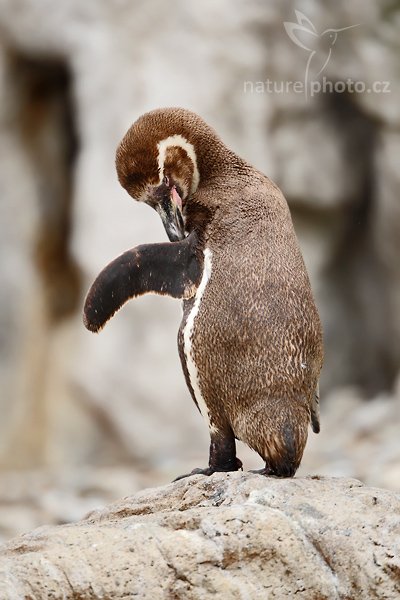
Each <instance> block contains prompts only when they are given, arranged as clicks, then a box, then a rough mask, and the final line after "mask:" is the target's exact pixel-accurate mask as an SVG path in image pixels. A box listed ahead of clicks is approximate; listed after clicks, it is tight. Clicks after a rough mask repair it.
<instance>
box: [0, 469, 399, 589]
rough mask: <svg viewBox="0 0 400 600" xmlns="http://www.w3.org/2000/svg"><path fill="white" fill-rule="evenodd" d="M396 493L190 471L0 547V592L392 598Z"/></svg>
mask: <svg viewBox="0 0 400 600" xmlns="http://www.w3.org/2000/svg"><path fill="white" fill-rule="evenodd" d="M399 553H400V498H399V496H397V495H395V494H394V493H392V492H388V491H384V490H380V489H376V488H367V487H364V486H363V485H362V484H361V483H360V482H358V481H357V480H352V479H313V478H305V479H294V480H276V479H265V478H263V477H262V476H259V475H252V474H242V473H235V474H228V475H226V474H216V475H214V476H212V477H211V478H204V477H201V476H196V477H195V478H192V479H190V480H183V481H181V482H178V483H175V484H170V485H168V486H165V487H162V488H155V489H148V490H144V491H142V492H140V493H138V494H137V495H136V496H132V497H129V498H125V499H124V500H121V501H119V502H117V503H115V504H112V505H110V506H108V507H107V508H105V509H103V510H99V511H96V512H94V513H92V514H91V515H89V517H88V518H87V519H85V520H83V521H81V522H79V523H77V524H71V525H64V526H59V527H44V528H41V529H38V530H36V531H34V532H32V533H29V534H27V535H24V536H21V537H19V538H16V539H14V540H12V541H10V542H9V543H8V544H7V545H5V546H3V547H2V548H1V550H0V597H1V598H7V599H8V600H14V599H17V598H26V599H28V598H29V599H33V598H43V599H44V598H53V599H54V600H56V599H59V598H60V599H61V598H64V599H71V600H72V599H73V598H85V599H86V598H87V599H89V598H91V599H97V598H98V599H100V598H109V599H111V598H115V599H117V598H121V599H122V598H133V597H136V596H138V597H140V598H149V599H153V598H182V599H192V598H193V599H202V598H209V597H211V596H212V597H214V598H221V599H225V598H238V599H245V598H252V599H258V598H259V599H265V598H289V597H294V595H296V597H299V598H305V599H307V600H313V599H315V600H316V599H318V600H321V599H327V600H334V599H335V598H338V599H339V598H357V599H360V600H362V599H370V598H386V599H387V600H391V599H393V600H394V599H395V598H398V596H399V594H400V561H399Z"/></svg>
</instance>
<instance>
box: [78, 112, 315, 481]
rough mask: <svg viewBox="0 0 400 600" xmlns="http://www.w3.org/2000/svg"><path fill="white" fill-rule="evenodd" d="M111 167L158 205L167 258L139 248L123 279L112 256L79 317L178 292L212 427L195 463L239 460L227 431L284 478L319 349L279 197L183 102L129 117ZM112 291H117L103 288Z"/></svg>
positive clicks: (299, 435)
mask: <svg viewBox="0 0 400 600" xmlns="http://www.w3.org/2000/svg"><path fill="white" fill-rule="evenodd" d="M116 164H117V171H118V177H119V180H120V182H121V184H122V186H123V187H124V188H125V189H126V190H127V191H128V192H129V194H130V195H131V196H132V197H133V198H135V199H138V200H141V201H145V202H147V203H148V204H149V205H151V206H152V207H153V208H155V209H156V210H157V211H158V212H159V214H160V216H161V218H162V220H163V222H164V225H165V228H166V231H167V233H168V235H169V237H170V240H171V243H170V244H169V245H168V244H163V246H168V247H171V253H172V254H173V253H174V252H175V256H176V258H175V259H174V260H170V259H168V261H166V259H165V255H164V258H163V261H160V268H159V271H158V272H157V267H156V269H154V261H155V262H156V263H157V260H156V258H155V256H156V255H157V253H154V245H150V246H148V247H146V246H140V247H139V249H140V251H141V253H142V254H143V257H146V258H145V259H144V260H143V263H141V264H146V261H147V262H149V261H150V262H151V265H152V270H151V271H149V270H146V268H145V267H144V268H141V267H140V266H139V263H138V261H137V260H136V262H135V264H133V263H132V271H131V273H132V277H131V278H130V285H129V286H127V287H126V286H125V287H123V282H122V281H120V282H118V276H117V277H116V276H115V262H116V261H114V262H113V263H112V264H113V265H114V266H113V268H112V271H111V267H106V269H105V270H104V271H103V272H102V274H101V275H100V276H99V278H98V279H97V280H96V282H95V284H94V286H93V287H92V290H91V291H90V292H89V295H88V299H87V302H86V306H85V323H86V325H87V326H88V327H89V328H90V329H92V330H98V329H99V328H100V327H101V326H102V325H103V324H104V322H105V321H106V320H107V319H108V318H109V317H110V316H112V314H113V313H114V312H115V310H117V309H118V308H119V307H120V306H121V305H122V304H123V303H124V302H125V301H126V300H127V299H128V298H131V297H134V296H137V295H139V294H142V293H145V292H146V291H155V292H157V293H169V294H170V295H173V296H174V297H180V298H183V299H184V300H183V302H184V316H183V320H182V323H181V327H180V330H179V334H178V347H179V353H180V357H181V361H182V366H183V370H184V373H185V377H186V381H187V384H188V387H189V389H190V391H191V394H192V397H193V399H194V400H195V402H196V403H197V404H198V406H199V408H200V410H201V412H202V414H203V416H204V417H205V418H206V420H207V421H208V424H209V427H210V435H211V446H210V461H209V467H208V468H206V469H195V471H194V472H200V473H205V474H210V473H212V472H214V471H229V470H237V469H238V468H240V467H241V462H240V461H239V460H238V459H237V458H236V452H235V437H236V438H237V439H240V440H242V441H244V442H245V443H246V444H248V445H249V446H250V447H251V448H253V449H254V450H256V452H258V453H259V455H260V456H261V457H262V458H263V459H264V461H265V468H264V469H263V470H262V472H263V473H265V474H271V475H276V476H283V477H285V476H293V475H294V473H295V472H296V470H297V468H298V466H299V464H300V461H301V458H302V455H303V450H304V447H305V444H306V441H307V431H308V425H309V423H310V421H311V424H312V427H313V429H314V431H316V432H318V431H319V406H318V393H317V387H318V378H319V373H320V370H321V366H322V359H323V349H322V335H321V325H320V321H319V317H318V312H317V309H316V307H315V303H314V300H313V296H312V292H311V288H310V283H309V279H308V276H307V272H306V269H305V266H304V262H303V259H302V256H301V252H300V249H299V245H298V242H297V239H296V235H295V232H294V229H293V225H292V221H291V217H290V212H289V209H288V206H287V203H286V200H285V198H284V197H283V195H282V193H281V192H280V190H279V189H278V188H277V186H276V185H275V184H274V183H273V182H272V181H271V180H270V179H268V178H267V177H266V176H265V175H263V174H262V173H260V172H259V171H258V170H256V169H255V168H254V167H252V166H250V165H249V164H248V163H246V162H245V161H244V160H242V159H241V158H239V157H238V156H237V155H236V154H235V153H233V152H232V151H231V150H229V149H228V148H227V147H226V146H225V145H224V144H223V143H222V141H221V140H220V139H219V137H218V136H217V134H216V133H215V132H214V130H213V129H211V128H210V127H209V126H208V125H206V123H204V121H203V120H202V119H200V117H198V116H197V115H195V114H194V113H191V112H189V111H186V110H183V109H160V110H156V111H153V112H150V113H147V114H145V115H143V116H142V117H141V118H140V119H138V121H136V123H134V124H133V125H132V127H131V128H130V129H129V131H128V133H127V134H126V136H125V137H124V139H123V140H122V142H121V144H120V146H119V148H118V151H117V162H116ZM136 250H138V249H136ZM125 254H126V255H128V253H125ZM123 256H125V255H123ZM135 256H136V255H135ZM148 256H150V258H147V257H148ZM171 256H172V255H171ZM118 260H119V259H117V261H118ZM166 263H167V264H166ZM169 264H173V265H174V267H173V268H174V272H173V273H172V274H171V272H169V267H168V265H169ZM179 264H181V265H182V266H181V271H179ZM189 264H190V265H191V268H190V270H189V269H188V265H189ZM177 265H178V266H177ZM125 267H126V264H125ZM127 268H128V270H129V263H128V267H127ZM135 269H136V270H135ZM154 270H156V272H157V276H156V277H155V275H154ZM177 271H178V272H177ZM124 272H125V275H124V276H123V275H121V277H126V270H125V271H124ZM150 274H151V277H150ZM110 277H111V279H110ZM155 279H156V281H154V280H155ZM111 280H112V281H111ZM110 281H111V284H110ZM176 282H178V283H176ZM168 285H169V286H170V287H168ZM117 288H118V289H119V290H120V289H122V288H123V291H122V292H120V293H119V294H115V293H114V294H113V293H112V289H114V291H115V289H117ZM128 288H129V289H128ZM160 288H161V291H160ZM107 290H108V291H107ZM116 296H117V297H118V299H117V300H116V299H115V298H116Z"/></svg>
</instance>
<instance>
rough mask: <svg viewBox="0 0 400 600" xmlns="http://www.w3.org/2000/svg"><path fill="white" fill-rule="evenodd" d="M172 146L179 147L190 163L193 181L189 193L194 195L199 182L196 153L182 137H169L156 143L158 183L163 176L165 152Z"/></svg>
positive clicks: (191, 145)
mask: <svg viewBox="0 0 400 600" xmlns="http://www.w3.org/2000/svg"><path fill="white" fill-rule="evenodd" d="M173 146H179V148H183V150H184V151H185V152H186V154H187V155H188V157H189V158H190V160H191V161H192V164H193V179H192V186H191V188H190V193H191V194H194V192H195V191H196V190H197V187H198V185H199V181H200V175H199V170H198V168H197V157H196V152H195V151H194V147H193V144H191V143H190V142H188V141H187V140H186V139H185V138H184V137H183V136H182V135H170V136H169V137H167V138H165V140H161V142H158V144H157V148H158V157H157V161H158V172H159V174H160V183H161V182H162V179H163V176H164V162H165V156H166V153H167V150H168V148H172V147H173Z"/></svg>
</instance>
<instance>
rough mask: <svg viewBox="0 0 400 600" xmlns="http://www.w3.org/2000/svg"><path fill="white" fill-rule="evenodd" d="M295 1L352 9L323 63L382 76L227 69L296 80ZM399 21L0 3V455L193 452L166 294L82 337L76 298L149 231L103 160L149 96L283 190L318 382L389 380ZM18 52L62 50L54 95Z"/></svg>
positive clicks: (370, 390) (117, 456)
mask: <svg viewBox="0 0 400 600" xmlns="http://www.w3.org/2000/svg"><path fill="white" fill-rule="evenodd" d="M302 4H303V5H304V6H301V5H302ZM295 9H298V10H301V11H304V13H305V14H306V15H307V16H308V18H309V19H311V21H312V22H313V24H314V25H315V27H316V29H317V30H318V31H319V32H321V31H324V30H325V29H327V28H341V27H346V26H350V25H355V24H357V23H361V24H360V25H359V26H358V27H355V28H354V29H351V30H348V31H344V32H343V34H342V36H341V37H340V39H338V41H337V43H336V45H335V52H334V53H333V54H332V57H331V59H330V61H329V63H328V65H327V67H326V69H325V71H324V75H325V76H326V77H327V78H328V79H329V80H332V81H335V80H346V78H348V77H351V78H352V79H356V80H361V81H364V82H366V85H367V86H370V85H372V83H373V82H374V81H376V80H378V81H389V82H390V93H389V94H376V93H370V94H367V93H365V94H348V95H345V94H329V95H328V94H319V95H317V96H315V97H313V98H310V99H309V100H306V99H305V98H304V95H301V94H296V93H293V91H292V92H291V93H286V94H280V93H264V94H261V93H249V92H247V93H244V82H245V81H250V82H256V81H265V80H266V79H267V78H268V79H270V80H272V81H277V82H279V81H296V80H302V79H303V78H304V72H305V65H306V61H307V56H308V55H307V52H306V51H305V50H303V49H302V48H300V47H298V46H296V45H295V44H294V43H293V42H292V41H291V40H290V39H289V38H288V36H287V35H286V33H285V30H284V27H283V22H284V21H295V14H294V10H295ZM398 19H399V17H398V14H397V12H396V10H395V9H394V8H392V9H389V8H386V4H385V3H384V2H381V3H376V2H373V1H372V0H371V1H368V2H365V1H361V0H357V1H355V2H352V3H351V4H349V3H348V2H345V1H344V0H343V1H341V2H337V3H335V7H334V9H332V11H331V10H329V11H328V9H327V8H324V7H323V6H322V5H321V3H319V2H317V1H311V2H307V3H305V2H300V3H298V2H297V3H293V2H282V1H278V0H276V1H275V2H271V3H268V4H266V3H264V2H261V1H256V0H251V1H249V2H246V3H242V2H239V1H234V2H232V0H219V2H215V1H214V0H206V1H205V2H201V3H200V2H194V1H191V2H188V1H187V0H178V1H177V2H175V3H174V4H173V7H172V5H171V4H169V3H165V2H162V1H161V0H151V1H149V2H145V3H144V2H135V1H129V2H128V1H124V0H109V1H108V2H98V1H97V0H86V1H85V2H82V1H81V0H58V1H57V2H51V1H50V0H48V1H44V0H42V1H41V2H36V1H33V0H19V1H18V2H16V1H15V0H2V1H1V2H0V36H1V48H0V191H1V200H0V211H1V221H0V252H1V262H0V294H1V295H0V327H1V329H0V344H1V345H0V352H1V360H0V385H1V396H0V411H1V414H2V418H1V420H0V463H1V464H3V465H6V466H16V465H18V466H29V465H35V464H42V463H46V464H51V465H59V464H64V463H66V462H69V463H73V464H81V463H84V462H94V463H100V464H102V463H113V462H115V461H120V460H124V459H126V458H127V457H128V458H133V459H134V460H135V461H136V462H137V463H138V464H140V465H142V466H143V467H148V466H151V465H154V464H156V465H158V466H160V465H161V466H162V465H165V464H167V465H170V464H173V463H174V461H177V460H178V459H179V458H182V456H184V457H185V460H186V459H190V457H191V456H197V455H199V454H204V450H205V447H206V445H207V432H206V431H205V430H204V426H203V423H202V422H201V419H200V418H199V416H198V414H197V412H196V410H195V409H194V407H193V406H192V403H191V400H190V398H189V394H188V392H187V390H186V388H185V385H184V381H183V376H182V374H181V371H180V365H179V360H178V354H177V350H176V331H177V328H178V324H179V320H180V312H181V309H180V306H179V303H177V302H174V301H172V300H167V299H162V298H150V297H148V298H143V299H140V300H138V301H135V302H134V303H131V304H130V305H128V306H126V307H125V308H124V310H123V311H122V312H121V313H120V314H118V316H116V317H115V319H114V320H113V321H112V322H110V323H109V324H108V325H107V327H106V329H105V330H104V331H103V332H102V333H101V334H100V335H99V336H93V335H91V334H89V333H88V332H87V331H85V330H84V328H83V326H82V323H81V315H80V312H81V305H82V301H83V298H84V294H85V291H86V289H87V288H88V286H89V285H90V282H91V281H92V279H93V277H94V276H95V275H96V274H97V273H98V271H99V269H100V268H102V267H103V266H104V265H105V264H106V263H107V262H108V261H109V260H110V259H112V258H114V257H115V256H116V255H117V254H119V253H120V252H122V251H124V250H126V249H127V248H129V247H132V246H134V245H136V244H138V243H143V242H149V241H159V240H162V239H164V237H165V234H164V232H163V230H162V226H161V224H160V222H159V219H158V217H157V215H156V214H155V213H154V214H153V213H152V212H151V211H150V209H148V208H147V207H145V206H139V205H138V204H135V203H134V202H133V201H132V200H131V199H130V198H129V197H128V196H127V195H126V193H125V192H124V191H123V190H122V189H120V187H119V185H118V182H117V180H116V175H115V170H114V152H115V148H116V145H117V143H118V142H119V140H120V138H121V137H122V135H123V134H124V132H125V131H126V129H127V128H128V126H129V125H130V123H131V122H132V121H133V120H134V119H135V118H136V117H137V116H138V115H140V114H141V113H143V112H144V111H146V110H148V109H151V108H154V107H158V106H162V105H181V106H185V107H187V108H190V109H192V110H195V111H196V112H198V113H200V114H201V115H202V116H203V117H204V118H205V119H206V120H207V121H209V122H210V124H212V125H213V126H215V127H216V129H217V130H218V132H219V133H220V134H221V136H222V137H223V139H224V140H225V141H226V143H227V144H228V145H230V146H231V147H232V148H233V149H234V150H236V151H237V152H238V153H240V154H241V155H242V156H244V157H245V158H246V159H248V160H249V161H251V162H253V163H254V164H255V165H256V166H257V167H259V168H261V169H262V170H264V171H265V172H266V173H267V174H269V175H270V176H271V177H272V178H273V179H275V180H276V181H277V183H278V184H279V185H280V186H281V187H282V189H283V191H284V193H285V194H286V196H287V198H288V200H289V202H290V205H291V207H292V210H293V216H294V219H295V224H296V228H297V231H298V234H299V237H300V240H301V243H302V247H303V250H304V253H305V258H306V262H307V264H308V266H309V270H310V274H311V278H312V282H313V286H314V289H315V292H316V296H317V300H318V303H319V306H320V310H321V314H322V317H323V321H324V328H325V338H326V368H325V371H324V376H323V381H322V389H323V391H325V396H326V394H327V393H328V391H329V390H333V389H336V388H338V387H340V386H342V385H347V384H352V385H359V386H360V387H361V390H362V392H365V393H366V394H376V393H377V392H380V391H381V390H390V388H391V386H392V384H393V382H394V379H395V375H396V372H397V370H398V365H399V355H400V349H399V339H400V336H399V333H400V331H399V327H400V317H399V315H400V310H399V309H400V271H399V268H398V256H399V254H400V252H399V245H400V235H399V234H400V231H399V230H400V219H399V216H400V215H399V212H400V203H399V200H398V189H399V177H400V175H399V169H398V166H397V164H398V154H399V149H400V136H399V133H398V127H399V120H400V117H399V112H398V106H399V94H398V92H399V83H398V72H399V55H398V50H397V46H396V43H397V39H398V37H397V33H396V32H397V31H398ZM321 39H322V38H321ZM322 45H323V42H322V41H321V48H322ZM16 56H17V59H16ZM21 57H22V63H23V64H24V66H23V67H21ZM32 58H33V59H35V60H36V61H38V62H39V64H40V63H41V61H42V63H43V61H44V62H45V61H49V60H56V61H58V62H57V63H56V67H55V69H56V71H57V68H58V67H57V64H58V65H64V66H63V67H61V69H62V68H63V69H65V70H66V71H67V73H68V72H69V77H70V79H69V81H68V82H67V84H66V85H67V87H66V88H63V89H64V96H63V97H60V96H59V95H58V91H57V90H58V88H57V86H55V88H54V89H53V88H52V90H53V91H52V92H51V93H50V95H49V94H47V96H46V94H45V95H44V96H43V95H42V96H41V95H40V93H39V95H38V96H37V95H36V96H34V98H33V100H32V99H31V100H29V99H28V100H29V101H27V98H26V94H27V92H26V90H27V89H28V90H30V92H32V89H33V87H34V85H33V84H32V82H31V81H30V74H29V73H30V71H29V65H28V66H27V65H26V64H25V63H24V60H25V61H26V60H27V59H32ZM312 68H313V67H312ZM39 70H40V69H39ZM44 71H46V72H45V73H43V77H44V78H45V80H46V81H47V79H46V77H48V73H47V70H46V69H44ZM313 74H314V71H313V70H311V75H313ZM41 76H42V75H40V77H41ZM61 87H62V86H61ZM65 89H66V90H67V92H68V90H69V92H70V93H71V94H72V100H73V104H72V105H71V103H69V104H68V102H69V101H68V98H67V99H66V95H65V94H66V92H65ZM68 110H69V111H71V110H72V116H73V119H74V123H75V129H76V134H77V136H78V140H79V148H78V151H77V153H76V154H75V162H74V164H73V166H72V168H71V165H70V164H69V163H68V161H66V160H65V157H63V155H62V152H61V154H60V148H61V149H64V150H65V152H66V153H68V148H69V145H71V143H72V142H73V140H72V141H71V139H69V138H68V131H69V129H68V127H69V128H70V127H71V124H70V123H69V124H67V129H66V128H65V123H64V121H63V118H64V117H63V114H64V112H65V111H67V112H68ZM63 111H64V112H63ZM70 116H71V115H70ZM69 132H70V131H69ZM65 136H66V137H67V138H68V139H67V140H66V139H64V138H65ZM72 137H73V136H72ZM68 186H70V189H67V188H68ZM63 194H65V195H66V196H65V198H64V200H63ZM54 213H55V214H54ZM66 221H69V229H68V228H67V229H68V231H66V233H65V235H60V236H59V238H58V237H57V235H56V241H55V242H54V247H55V250H54V256H55V257H57V256H59V255H58V254H57V252H56V250H57V248H58V246H57V244H58V245H61V249H62V253H61V254H62V261H64V262H61V263H57V264H60V268H59V269H57V268H56V269H55V270H54V268H50V267H49V266H48V265H47V266H46V265H45V266H44V267H43V264H42V263H41V262H40V261H39V262H38V259H37V256H36V254H37V250H38V247H39V249H40V248H43V247H44V248H46V243H47V239H52V236H54V233H55V232H57V231H61V229H62V228H63V227H65V222H66ZM35 253H36V254H35ZM52 256H53V255H52ZM54 256H53V259H54ZM35 257H36V258H35ZM53 262H54V260H53ZM60 272H61V274H62V273H66V274H68V277H67V278H66V282H63V280H62V276H61V279H60V281H58V279H57V278H58V277H59V276H60ZM53 284H54V286H55V287H54V286H53V287H52V285H53ZM56 284H57V285H56ZM64 284H65V285H64ZM63 286H64V287H63ZM54 289H55V292H54ZM52 294H53V296H52ZM54 294H55V297H56V298H55V299H54ZM60 297H61V298H65V306H61V308H60V307H58V308H57V298H58V299H59V298H60ZM49 298H50V299H49ZM68 298H70V299H69V300H68ZM49 307H50V308H49ZM54 307H55V308H54ZM53 309H54V310H56V317H54V314H53V312H54V310H53ZM57 310H58V312H57ZM52 311H53V312H52ZM336 393H337V392H336Z"/></svg>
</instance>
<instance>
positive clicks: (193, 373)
mask: <svg viewBox="0 0 400 600" xmlns="http://www.w3.org/2000/svg"><path fill="white" fill-rule="evenodd" d="M211 266H212V252H211V250H210V249H209V248H206V249H205V250H204V270H203V276H202V278H201V282H200V285H199V287H198V288H197V291H196V296H195V299H194V304H193V308H192V310H191V311H190V313H189V315H188V318H187V321H186V325H185V328H184V330H183V349H184V353H185V359H186V367H187V370H188V373H189V380H190V385H191V386H192V390H193V393H194V397H195V399H196V402H197V404H198V407H199V409H200V412H201V414H202V416H203V418H204V419H205V421H206V422H207V425H208V428H209V430H210V431H211V433H215V432H216V431H217V429H216V427H215V426H214V425H213V424H212V423H211V422H210V413H209V410H208V407H207V404H206V403H205V400H204V398H203V396H202V394H201V389H200V382H199V373H198V370H197V367H196V363H195V362H194V356H193V351H192V335H193V327H194V321H195V318H196V317H197V314H198V312H199V308H200V303H201V300H202V297H203V294H204V291H205V289H206V286H207V283H208V281H209V279H210V277H211Z"/></svg>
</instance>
